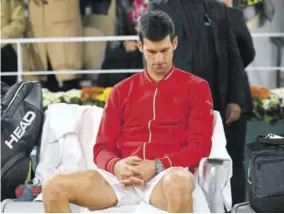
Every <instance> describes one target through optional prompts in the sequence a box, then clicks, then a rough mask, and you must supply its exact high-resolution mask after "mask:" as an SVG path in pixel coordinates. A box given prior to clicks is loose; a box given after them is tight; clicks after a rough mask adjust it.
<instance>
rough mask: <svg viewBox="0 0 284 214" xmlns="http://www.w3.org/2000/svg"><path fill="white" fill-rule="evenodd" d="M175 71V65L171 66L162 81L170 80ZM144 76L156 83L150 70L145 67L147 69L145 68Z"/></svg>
mask: <svg viewBox="0 0 284 214" xmlns="http://www.w3.org/2000/svg"><path fill="white" fill-rule="evenodd" d="M174 71H175V66H174V65H172V67H171V68H170V70H169V71H168V73H167V74H166V75H165V76H164V78H163V79H161V80H160V81H162V80H168V79H169V78H170V77H171V76H172V74H173V73H174ZM143 73H144V76H145V77H146V79H148V80H149V81H150V82H151V83H155V84H156V82H155V81H154V80H153V79H152V77H151V76H150V74H149V72H148V70H147V68H145V70H144V72H143Z"/></svg>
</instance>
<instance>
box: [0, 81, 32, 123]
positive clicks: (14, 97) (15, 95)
mask: <svg viewBox="0 0 284 214" xmlns="http://www.w3.org/2000/svg"><path fill="white" fill-rule="evenodd" d="M28 82H30V81H28ZM28 82H24V83H22V84H21V85H20V87H19V88H18V89H17V91H16V93H15V94H14V96H13V98H12V100H11V102H10V103H9V105H8V107H7V108H6V110H5V112H4V113H3V115H2V117H4V116H5V114H6V112H7V111H8V110H9V108H10V107H11V105H12V104H13V102H14V100H15V99H16V97H17V95H18V93H19V91H20V90H21V89H22V87H23V85H24V84H26V83H28ZM2 117H1V119H2Z"/></svg>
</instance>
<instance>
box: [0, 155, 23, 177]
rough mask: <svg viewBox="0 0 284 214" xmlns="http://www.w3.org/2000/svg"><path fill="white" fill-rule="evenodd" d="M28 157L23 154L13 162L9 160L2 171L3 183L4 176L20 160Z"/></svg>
mask: <svg viewBox="0 0 284 214" xmlns="http://www.w3.org/2000/svg"><path fill="white" fill-rule="evenodd" d="M25 156H26V153H25V152H21V153H19V154H17V155H16V156H14V157H13V158H12V159H11V160H9V161H8V162H7V163H6V164H5V165H4V166H3V167H2V169H1V177H2V181H3V180H4V179H3V175H4V174H5V173H6V172H7V171H8V170H9V169H10V168H11V167H12V166H13V165H14V164H15V163H16V162H18V161H19V160H20V159H22V158H24V157H25Z"/></svg>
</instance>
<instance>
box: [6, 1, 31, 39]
mask: <svg viewBox="0 0 284 214" xmlns="http://www.w3.org/2000/svg"><path fill="white" fill-rule="evenodd" d="M10 4H11V13H12V15H11V21H10V23H9V24H8V25H6V26H5V27H3V28H2V29H1V38H2V39H12V38H18V37H20V36H22V35H23V33H24V31H25V27H26V26H25V9H24V5H23V2H22V1H21V0H13V1H11V3H10Z"/></svg>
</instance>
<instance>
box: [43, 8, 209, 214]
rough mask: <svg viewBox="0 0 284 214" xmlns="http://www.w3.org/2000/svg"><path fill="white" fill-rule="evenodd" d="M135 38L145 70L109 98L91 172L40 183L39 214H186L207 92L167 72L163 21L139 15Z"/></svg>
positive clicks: (200, 150) (169, 51)
mask: <svg viewBox="0 0 284 214" xmlns="http://www.w3.org/2000/svg"><path fill="white" fill-rule="evenodd" d="M138 32H139V34H138V35H139V38H140V40H139V42H138V46H139V49H140V51H141V52H142V53H143V54H144V56H145V59H146V62H147V68H146V69H145V71H143V72H141V73H138V74H135V75H133V76H131V77H130V78H128V79H126V80H124V81H122V82H121V83H119V84H118V85H116V86H115V87H114V88H113V90H112V92H111V95H110V97H109V99H108V102H107V104H106V106H105V110H104V115H103V117H102V120H101V124H100V128H99V132H98V135H97V141H96V144H95V146H94V162H95V164H97V166H98V169H96V170H89V171H83V172H70V173H64V174H58V175H55V176H53V177H52V178H51V179H49V180H47V181H46V182H45V183H44V185H43V201H44V209H45V211H46V212H70V207H69V203H70V202H72V203H75V204H78V205H80V206H84V207H87V208H89V210H99V209H105V208H109V207H113V206H121V205H126V204H137V203H140V202H141V200H144V201H145V202H147V203H150V204H151V205H153V206H155V207H157V208H159V209H162V210H165V211H168V212H184V213H185V212H193V201H192V192H193V189H194V180H193V179H194V178H193V175H192V172H193V171H194V169H195V168H196V167H198V165H199V162H200V160H201V158H203V157H207V156H208V155H209V153H210V150H211V144H212V143H211V137H212V134H213V106H212V97H211V92H210V89H209V86H208V83H207V82H206V81H204V80H203V79H201V78H199V77H197V76H194V75H193V74H190V73H187V72H184V71H181V70H179V69H177V68H175V67H174V66H173V63H172V59H173V51H174V50H175V49H176V47H177V44H178V40H177V37H176V36H175V29H174V24H173V22H172V20H171V19H170V17H169V16H168V15H167V14H166V13H164V12H160V11H152V12H149V13H147V14H146V15H144V16H143V17H142V18H141V19H140V21H139V25H138Z"/></svg>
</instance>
